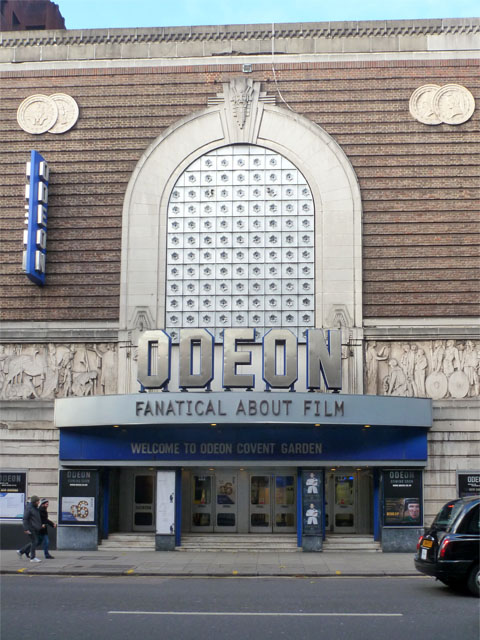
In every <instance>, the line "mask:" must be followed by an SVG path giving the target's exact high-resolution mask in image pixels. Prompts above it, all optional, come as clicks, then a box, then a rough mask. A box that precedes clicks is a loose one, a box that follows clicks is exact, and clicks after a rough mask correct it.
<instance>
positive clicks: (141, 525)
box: [133, 473, 155, 531]
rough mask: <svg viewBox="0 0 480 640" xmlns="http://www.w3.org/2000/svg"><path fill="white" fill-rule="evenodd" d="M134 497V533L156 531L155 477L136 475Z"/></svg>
mask: <svg viewBox="0 0 480 640" xmlns="http://www.w3.org/2000/svg"><path fill="white" fill-rule="evenodd" d="M133 496H134V497H133V531H154V530H155V519H154V509H155V476H154V475H152V474H148V475H147V474H142V473H136V474H135V477H134V489H133Z"/></svg>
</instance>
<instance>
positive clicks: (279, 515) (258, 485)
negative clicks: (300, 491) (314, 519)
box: [249, 475, 295, 533]
mask: <svg viewBox="0 0 480 640" xmlns="http://www.w3.org/2000/svg"><path fill="white" fill-rule="evenodd" d="M249 529H250V531H251V532H252V533H271V532H274V533H293V532H294V531H295V476H294V475H251V476H250V527H249Z"/></svg>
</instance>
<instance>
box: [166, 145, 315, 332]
mask: <svg viewBox="0 0 480 640" xmlns="http://www.w3.org/2000/svg"><path fill="white" fill-rule="evenodd" d="M314 224H315V221H314V206H313V199H312V195H311V192H310V188H309V186H308V184H307V182H306V180H305V178H304V177H303V175H302V174H301V173H300V171H299V170H298V169H296V168H295V166H294V165H293V164H292V163H291V162H289V161H288V160H287V159H286V158H284V157H283V156H281V155H280V154H278V153H275V152H273V151H270V150H269V149H265V148H263V147H259V146H255V145H231V146H228V147H222V148H220V149H215V150H214V151H211V152H209V153H207V154H205V155H204V156H202V157H201V158H199V159H198V160H196V161H195V162H193V163H192V164H191V165H190V166H189V167H188V168H187V169H186V170H185V171H184V172H183V173H182V175H181V176H180V178H179V179H178V180H177V182H176V184H175V186H174V187H173V189H172V193H171V195H170V200H169V204H168V232H167V257H166V263H167V264H166V271H167V273H166V279H167V282H166V285H167V289H166V293H167V295H166V330H167V332H168V333H170V335H171V336H172V338H173V340H174V341H176V340H178V331H179V329H180V328H189V327H190V328H191V327H205V328H207V329H209V330H210V331H211V332H212V333H213V334H214V335H215V338H216V341H219V342H221V340H222V331H223V329H225V328H227V327H252V328H255V329H256V330H257V331H258V335H259V336H260V335H263V334H264V333H265V332H266V331H267V330H268V329H270V328H274V327H285V328H290V329H292V330H293V331H294V332H295V333H296V334H297V335H298V337H299V339H304V333H305V330H306V329H307V328H308V327H313V324H314V232H315V227H314Z"/></svg>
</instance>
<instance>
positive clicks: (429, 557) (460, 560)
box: [415, 496, 480, 596]
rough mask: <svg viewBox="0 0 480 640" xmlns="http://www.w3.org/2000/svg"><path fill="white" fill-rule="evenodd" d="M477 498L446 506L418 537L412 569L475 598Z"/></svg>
mask: <svg viewBox="0 0 480 640" xmlns="http://www.w3.org/2000/svg"><path fill="white" fill-rule="evenodd" d="M479 509H480V496H469V497H468V498H458V499H457V500H450V501H449V502H447V503H446V504H445V505H444V506H443V507H442V508H441V510H440V511H439V513H438V514H437V516H436V518H435V520H434V521H433V523H432V525H431V527H430V528H428V529H426V531H425V533H424V534H423V535H422V536H421V537H420V539H419V540H418V543H417V553H416V555H415V567H416V568H417V569H418V571H420V572H421V573H425V574H426V575H428V576H434V577H435V578H437V579H438V580H441V582H443V583H444V584H447V585H449V586H450V587H455V588H458V587H461V588H463V587H468V589H469V591H470V592H471V593H472V594H474V595H476V596H478V595H479V581H480V577H479V569H478V558H479V548H480V533H479Z"/></svg>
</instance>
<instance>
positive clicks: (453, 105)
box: [433, 84, 475, 124]
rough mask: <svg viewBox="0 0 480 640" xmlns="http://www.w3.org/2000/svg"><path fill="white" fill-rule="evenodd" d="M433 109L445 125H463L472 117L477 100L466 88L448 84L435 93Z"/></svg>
mask: <svg viewBox="0 0 480 640" xmlns="http://www.w3.org/2000/svg"><path fill="white" fill-rule="evenodd" d="M433 108H434V110H435V113H436V114H437V115H438V117H439V118H441V119H442V122H445V124H462V123H463V122H466V121H467V120H468V119H469V118H471V117H472V114H473V112H474V111H475V100H474V98H473V96H472V94H471V93H470V91H469V90H468V89H466V88H465V87H462V86H461V85H459V84H446V85H444V86H443V87H442V88H441V89H438V91H437V92H436V93H435V95H434V97H433Z"/></svg>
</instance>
